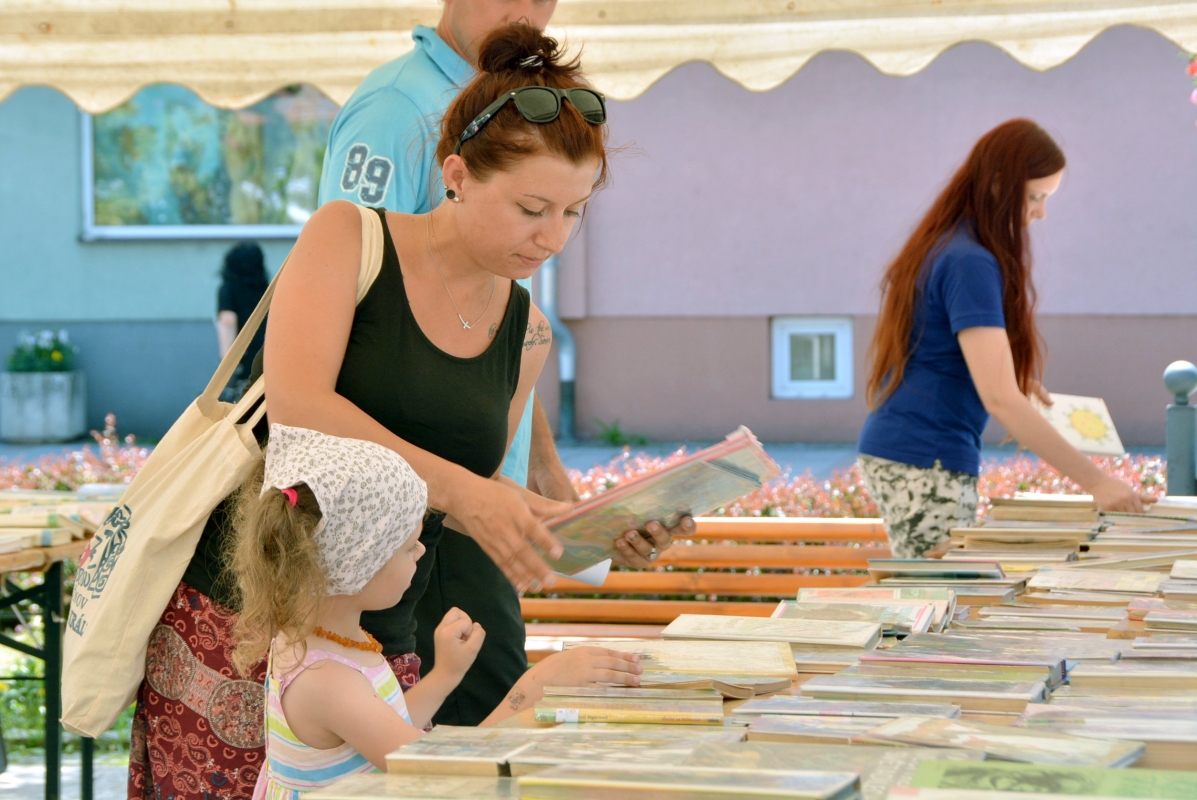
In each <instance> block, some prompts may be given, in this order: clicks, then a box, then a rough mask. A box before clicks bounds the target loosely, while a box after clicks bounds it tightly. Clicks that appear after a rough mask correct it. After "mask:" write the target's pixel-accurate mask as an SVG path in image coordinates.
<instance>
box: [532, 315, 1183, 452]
mask: <svg viewBox="0 0 1197 800" xmlns="http://www.w3.org/2000/svg"><path fill="white" fill-rule="evenodd" d="M853 322H854V325H853V344H854V349H855V359H854V360H855V364H856V369H855V375H854V380H855V386H856V393H855V396H853V397H852V398H851V399H848V400H774V399H771V398H770V396H769V395H770V391H769V387H770V376H769V357H768V354H769V346H770V342H769V319H768V318H767V317H726V316H724V317H704V318H686V317H671V318H661V317H647V318H646V317H592V318H589V319H585V320H577V321H572V322H570V328H571V330H572V331H573V332H574V334H575V336H576V339H577V343H578V375H577V387H578V388H577V394H578V401H577V420H578V429H579V431H580V433H581V434H582V435H593V434H594V433H595V432H596V431H597V429H598V423H597V422H596V419H597V420H601V421H602V422H603V423H606V424H610V423H612V422H613V421H615V420H619V423H620V428H621V429H622V430H623V431H625V432H628V433H630V434H637V435H641V436H647V437H649V438H651V439H658V440H665V441H686V440H690V441H703V440H713V439H717V438H719V437H721V436H722V435H723V434H725V433H729V432H731V431H732V430H734V429H735V427H736V426H737V425H747V426H748V427H749V428H751V429H752V431H753V432H754V433H755V434H756V435H757V436H758V437H760V438H762V439H764V440H766V441H771V442H854V441H856V438H857V435H858V434H859V432H860V426H861V424H862V423H863V422H864V419H865V415H866V414H867V409H866V407H865V402H864V385H865V381H866V380H867V376H866V374H865V372H864V364H865V358H864V355H865V350H866V348H867V347H868V343H869V339H870V338H871V337H872V335H873V328H874V325H875V324H876V317H875V316H859V317H855V318H854V320H853ZM1040 325H1041V328H1042V333H1043V335H1044V339H1045V340H1046V343H1047V348H1048V360H1047V369H1046V372H1045V374H1044V384H1045V385H1046V386H1047V387H1048V389H1049V390H1051V391H1055V392H1060V393H1062V394H1079V395H1099V396H1101V397H1104V398H1105V401H1106V404H1107V405H1108V406H1109V408H1110V414H1111V416H1112V417H1113V419H1114V421H1115V423H1116V425H1117V427H1118V432H1119V434H1120V436H1121V437H1122V440H1123V442H1124V443H1127V444H1132V445H1162V444H1163V443H1164V408H1165V406H1166V405H1167V404H1168V403H1169V402H1171V400H1172V398H1171V396H1170V395H1169V393H1168V392H1167V391H1166V390H1165V389H1164V387H1163V382H1162V376H1163V372H1164V368H1165V367H1166V366H1167V365H1168V364H1169V363H1170V362H1171V361H1172V360H1174V359H1172V358H1171V357H1170V356H1168V355H1165V353H1164V351H1163V350H1162V349H1159V348H1152V347H1150V346H1146V345H1149V344H1150V343H1154V342H1176V343H1179V344H1182V345H1184V344H1187V348H1188V352H1189V353H1192V352H1193V350H1194V349H1197V347H1195V346H1194V345H1197V317H1195V316H1192V315H1176V316H1125V315H1118V316H1113V315H1062V314H1048V315H1043V316H1042V317H1041V318H1040ZM1182 349H1183V348H1182ZM633 353H634V354H635V356H634V357H629V354H633ZM556 378H557V373H556V370H555V367H554V365H553V363H550V365H549V368H547V369H546V370H545V374H544V375H543V376H542V378H541V382H540V384H539V385H538V391H540V392H541V400H542V402H543V403H544V404H545V408H546V411H547V412H548V413H549V416H550V418H551V419H555V418H556V409H557V400H558V393H557V390H556ZM985 438H986V440H987V441H988V442H990V443H997V442H1000V441H1001V440H1002V439H1003V438H1005V433H1004V431H1002V429H1001V427H1000V426H998V425H997V424H991V425H990V428H989V430H987V431H986V437H985Z"/></svg>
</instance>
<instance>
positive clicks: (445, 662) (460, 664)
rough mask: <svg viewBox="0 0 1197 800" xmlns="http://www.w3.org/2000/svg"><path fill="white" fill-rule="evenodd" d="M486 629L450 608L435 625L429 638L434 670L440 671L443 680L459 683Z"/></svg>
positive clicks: (482, 639)
mask: <svg viewBox="0 0 1197 800" xmlns="http://www.w3.org/2000/svg"><path fill="white" fill-rule="evenodd" d="M485 639H486V631H484V630H483V629H482V626H481V625H479V624H478V623H477V622H474V621H473V620H472V619H470V617H469V615H468V614H466V613H465V612H464V611H462V610H461V609H460V608H456V607H455V608H451V609H449V611H448V613H446V614H445V618H444V619H442V620H441V624H440V625H437V626H436V631H434V632H433V634H432V641H433V645H434V647H435V652H436V669H437V670H443V672H442V673H441V674H443V675H444V676H445V677H446V678H447V679H449V680H453V681H454V682H455V684H456V683H460V682H461V679H462V678H464V677H465V674H466V672H467V671H469V669H470V667H471V666H472V665H473V663H474V659H476V658H477V657H478V651H479V650H480V649H481V648H482V642H483V641H484V640H485Z"/></svg>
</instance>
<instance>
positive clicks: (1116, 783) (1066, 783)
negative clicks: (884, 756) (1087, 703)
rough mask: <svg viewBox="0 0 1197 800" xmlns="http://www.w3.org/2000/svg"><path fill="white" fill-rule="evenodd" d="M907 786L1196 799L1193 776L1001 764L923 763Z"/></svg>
mask: <svg viewBox="0 0 1197 800" xmlns="http://www.w3.org/2000/svg"><path fill="white" fill-rule="evenodd" d="M909 783H910V785H911V786H914V787H922V788H927V789H940V790H955V791H969V790H987V789H989V790H998V789H1000V790H1005V791H1007V792H1019V793H1020V794H1019V795H1018V796H1019V797H1026V796H1027V794H1026V793H1030V794H1031V795H1032V796H1033V797H1045V796H1069V797H1077V796H1081V797H1109V798H1117V797H1124V798H1132V797H1133V798H1155V799H1156V800H1185V799H1187V798H1194V797H1197V772H1180V771H1173V770H1153V769H1139V768H1136V769H1113V768H1108V767H1069V766H1063V765H1055V764H1019V763H1012V762H1005V761H984V762H981V763H962V762H960V761H945V760H940V759H938V758H935V759H927V760H924V761H922V762H920V763H919V764H918V766H917V767H916V768H915V769H914V774H913V775H912V776H911V779H910V781H909ZM1056 793H1058V795H1056ZM978 796H980V795H978ZM988 796H990V795H989V794H986V797H988Z"/></svg>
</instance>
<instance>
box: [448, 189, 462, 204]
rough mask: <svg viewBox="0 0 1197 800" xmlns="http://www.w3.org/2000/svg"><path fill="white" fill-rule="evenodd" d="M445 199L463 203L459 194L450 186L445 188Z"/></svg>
mask: <svg viewBox="0 0 1197 800" xmlns="http://www.w3.org/2000/svg"><path fill="white" fill-rule="evenodd" d="M445 197H446V198H448V199H449V200H452V201H453V202H454V203H460V202H461V198H460V197H458V196H457V192H455V191H453V190H452V189H450V188H449V187H448V186H446V187H445Z"/></svg>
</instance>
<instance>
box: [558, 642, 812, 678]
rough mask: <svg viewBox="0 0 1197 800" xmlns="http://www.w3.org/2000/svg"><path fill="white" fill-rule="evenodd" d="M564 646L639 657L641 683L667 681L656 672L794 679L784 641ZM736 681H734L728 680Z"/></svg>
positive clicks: (578, 644) (612, 643)
mask: <svg viewBox="0 0 1197 800" xmlns="http://www.w3.org/2000/svg"><path fill="white" fill-rule="evenodd" d="M564 647H565V649H567V650H568V649H572V648H574V647H605V648H607V649H610V650H619V651H620V652H623V653H636V654H638V655H639V656H640V666H641V667H642V668H643V670H644V671H643V673H642V675H641V678H642V684H641V685H643V683H644V682H654V681H655V682H658V683H668V681H664V680H659V678H660V675H659V673H666V674H669V675H671V676H672V675H682V674H684V675H691V676H696V677H694V678H692V680H698V679H699V678H698V677H697V676H701V677H702V678H715V679H719V678H720V676H729V677H730V676H736V677H737V678H739V677H740V676H744V677H756V678H778V679H784V678H794V677H796V676H797V673H798V671H797V669H796V668H795V667H794V657H793V656H792V655H791V653H790V646H789V645H788V644H786V643H784V642H741V643H739V644H737V645H736V646H735V647H729V646H728V645H727V644H726V643H725V642H718V641H703V640H693V639H656V640H649V641H629V640H624V639H593V640H588V641H577V642H565V644H564ZM729 682H736V681H729Z"/></svg>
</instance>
